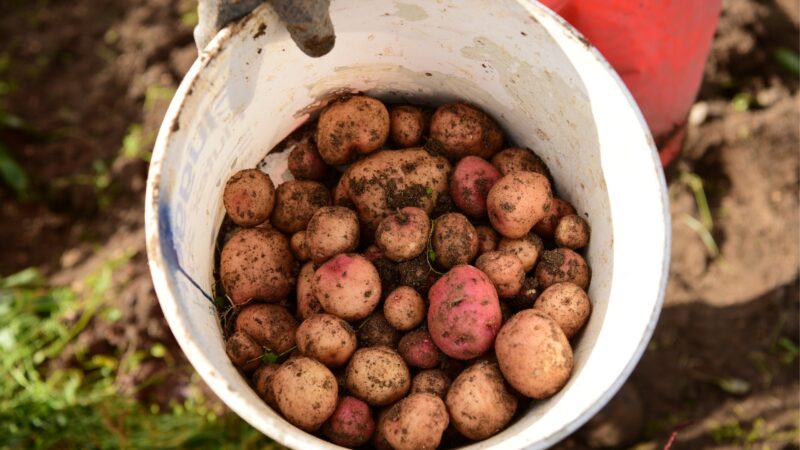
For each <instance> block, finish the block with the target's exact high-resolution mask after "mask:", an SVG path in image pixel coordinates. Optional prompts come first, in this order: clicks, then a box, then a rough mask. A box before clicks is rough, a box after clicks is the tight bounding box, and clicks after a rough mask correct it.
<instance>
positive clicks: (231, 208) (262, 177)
mask: <svg viewBox="0 0 800 450" xmlns="http://www.w3.org/2000/svg"><path fill="white" fill-rule="evenodd" d="M222 204H223V205H225V211H226V212H227V213H228V217H230V218H231V220H233V222H234V223H235V224H236V225H239V226H240V227H252V226H256V225H258V224H260V223H263V222H265V221H266V220H267V219H269V215H270V214H271V213H272V208H273V206H274V205H275V185H273V184H272V179H271V178H270V177H269V175H267V174H265V173H264V172H262V171H260V170H258V169H245V170H240V171H238V172H236V173H235V174H233V176H231V177H230V178H229V179H228V182H227V183H225V191H224V192H223V194H222Z"/></svg>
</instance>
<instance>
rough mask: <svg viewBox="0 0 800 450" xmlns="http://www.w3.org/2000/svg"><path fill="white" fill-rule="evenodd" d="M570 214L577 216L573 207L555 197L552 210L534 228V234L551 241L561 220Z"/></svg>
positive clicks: (551, 205)
mask: <svg viewBox="0 0 800 450" xmlns="http://www.w3.org/2000/svg"><path fill="white" fill-rule="evenodd" d="M570 214H575V208H573V207H572V205H570V204H569V203H567V202H565V201H564V200H562V199H560V198H558V197H553V201H552V202H551V204H550V210H549V211H547V214H546V215H545V216H544V218H543V219H542V220H540V221H539V222H537V223H536V225H534V226H533V232H534V233H536V234H538V235H539V236H541V237H543V238H548V239H550V238H552V237H553V234H554V233H555V231H556V226H558V222H559V221H560V220H561V218H562V217H564V216H569V215H570Z"/></svg>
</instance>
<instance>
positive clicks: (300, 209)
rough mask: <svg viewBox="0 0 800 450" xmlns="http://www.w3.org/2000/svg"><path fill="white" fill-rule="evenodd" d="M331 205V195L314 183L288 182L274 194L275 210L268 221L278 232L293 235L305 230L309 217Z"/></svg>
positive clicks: (321, 186) (319, 184)
mask: <svg viewBox="0 0 800 450" xmlns="http://www.w3.org/2000/svg"><path fill="white" fill-rule="evenodd" d="M330 204H331V194H330V192H328V188H326V187H325V186H324V185H322V184H321V183H318V182H316V181H304V180H289V181H285V182H283V183H281V185H280V186H278V190H277V191H276V192H275V208H274V209H273V210H272V217H271V218H270V221H271V222H272V225H273V226H274V227H275V228H277V229H278V230H279V231H282V232H283V233H286V234H294V233H297V232H298V231H300V230H305V229H306V227H307V226H308V221H309V220H311V216H313V215H314V213H315V212H316V211H317V210H318V209H319V208H322V207H323V206H328V205H330Z"/></svg>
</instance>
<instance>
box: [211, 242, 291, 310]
mask: <svg viewBox="0 0 800 450" xmlns="http://www.w3.org/2000/svg"><path fill="white" fill-rule="evenodd" d="M293 270H294V258H293V257H292V252H291V250H290V249H289V243H288V242H287V241H286V238H285V237H284V236H283V235H282V234H280V233H278V232H277V231H270V230H262V229H257V228H248V229H242V230H239V231H237V232H236V233H234V234H233V236H232V237H231V238H230V239H229V240H228V242H226V243H225V245H224V246H223V247H222V252H221V254H220V262H219V275H220V279H221V280H222V287H223V288H224V289H225V294H226V295H227V296H228V298H229V299H230V300H231V303H233V304H234V305H243V304H245V303H248V302H250V301H251V300H263V301H267V302H278V301H281V300H283V299H285V298H286V296H287V295H289V292H291V290H292V287H293V286H294V283H295V279H294V276H293V273H292V272H293Z"/></svg>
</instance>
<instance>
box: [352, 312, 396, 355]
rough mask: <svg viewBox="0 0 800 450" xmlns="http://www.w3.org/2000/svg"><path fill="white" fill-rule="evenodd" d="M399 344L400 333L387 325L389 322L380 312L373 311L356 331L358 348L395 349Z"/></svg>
mask: <svg viewBox="0 0 800 450" xmlns="http://www.w3.org/2000/svg"><path fill="white" fill-rule="evenodd" d="M399 342H400V331H398V330H397V329H395V328H394V327H393V326H392V325H391V324H389V321H388V320H386V317H384V315H383V313H382V312H380V311H375V312H374V313H372V314H371V315H370V316H369V317H367V318H366V319H365V322H364V323H363V325H362V326H361V327H360V328H359V329H358V343H359V346H360V347H376V346H384V347H389V348H391V349H396V348H397V344H398V343H399Z"/></svg>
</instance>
